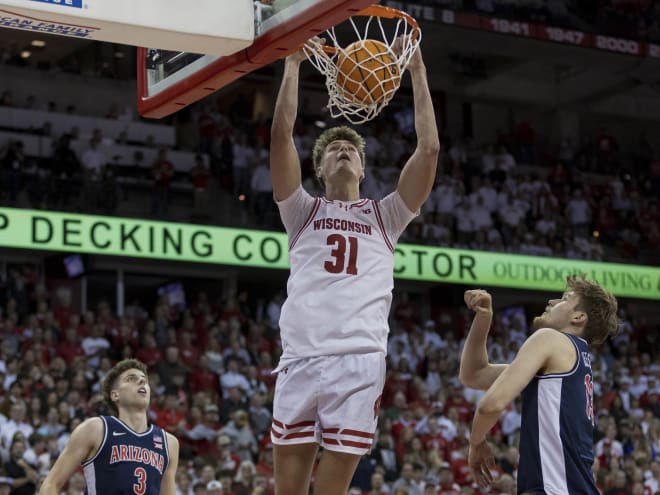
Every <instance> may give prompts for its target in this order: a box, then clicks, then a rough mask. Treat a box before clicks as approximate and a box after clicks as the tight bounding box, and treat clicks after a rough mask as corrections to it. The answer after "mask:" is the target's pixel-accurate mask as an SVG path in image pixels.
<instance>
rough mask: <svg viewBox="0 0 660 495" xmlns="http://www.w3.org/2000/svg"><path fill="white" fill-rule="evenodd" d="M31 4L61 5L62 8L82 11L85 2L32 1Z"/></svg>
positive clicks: (72, 0)
mask: <svg viewBox="0 0 660 495" xmlns="http://www.w3.org/2000/svg"><path fill="white" fill-rule="evenodd" d="M30 1H31V2H41V3H50V4H52V5H61V6H62V7H74V8H76V9H82V6H83V0H30Z"/></svg>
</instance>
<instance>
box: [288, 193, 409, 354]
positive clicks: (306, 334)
mask: <svg viewBox="0 0 660 495" xmlns="http://www.w3.org/2000/svg"><path fill="white" fill-rule="evenodd" d="M278 206H279V209H280V215H281V216H282V222H283V223H284V227H285V228H286V230H287V233H288V235H289V263H290V265H291V273H290V275H289V280H288V282H287V292H288V297H287V300H286V301H285V302H284V305H283V306H282V313H281V315H280V332H281V337H282V347H283V353H282V358H281V361H280V367H281V366H282V364H283V363H285V362H290V361H292V360H295V359H300V358H307V357H314V356H324V355H331V354H361V353H369V352H382V353H386V352H387V334H388V332H389V326H388V321H387V320H388V315H389V311H390V305H391V303H392V288H393V286H394V279H393V276H394V246H395V244H396V241H397V239H398V238H399V236H400V235H401V232H403V230H404V229H405V228H406V226H407V225H408V223H409V222H410V221H411V220H412V219H413V218H414V216H415V214H414V213H412V212H411V211H410V210H409V209H408V207H407V206H406V204H405V203H404V202H403V199H401V196H399V193H398V192H393V193H392V194H390V195H389V196H387V197H385V198H383V199H382V200H381V201H373V200H369V199H362V200H359V201H352V202H346V201H329V200H327V199H325V198H313V197H312V196H310V195H309V194H308V193H307V192H306V191H305V190H304V189H303V188H302V187H299V188H298V189H297V190H296V192H294V193H293V194H292V195H291V196H290V197H289V198H287V199H285V200H284V201H280V202H278Z"/></svg>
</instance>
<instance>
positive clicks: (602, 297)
mask: <svg viewBox="0 0 660 495" xmlns="http://www.w3.org/2000/svg"><path fill="white" fill-rule="evenodd" d="M566 285H567V287H568V289H569V290H572V291H573V292H574V293H575V294H576V295H577V296H578V297H579V300H580V302H578V304H577V306H576V307H575V309H577V310H579V311H584V312H585V313H586V314H587V323H586V325H585V326H584V330H583V331H582V337H583V338H584V339H585V340H586V341H587V342H588V343H589V344H602V343H603V342H605V341H606V340H607V337H609V336H614V335H616V333H617V332H618V331H619V318H618V316H617V309H618V303H617V300H616V298H615V297H614V296H613V295H612V293H610V292H609V291H608V290H607V289H605V288H603V287H601V286H600V285H599V284H598V282H595V281H593V280H588V279H587V278H586V277H585V275H579V276H578V275H572V276H570V277H567V278H566Z"/></svg>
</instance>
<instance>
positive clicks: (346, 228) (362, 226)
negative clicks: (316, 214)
mask: <svg viewBox="0 0 660 495" xmlns="http://www.w3.org/2000/svg"><path fill="white" fill-rule="evenodd" d="M314 230H341V231H343V232H356V233H358V234H367V235H371V225H367V224H366V223H359V222H353V221H351V220H343V219H341V218H319V219H318V220H314Z"/></svg>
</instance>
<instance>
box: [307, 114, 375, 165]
mask: <svg viewBox="0 0 660 495" xmlns="http://www.w3.org/2000/svg"><path fill="white" fill-rule="evenodd" d="M340 140H342V141H348V142H350V143H352V144H353V145H354V146H355V147H356V148H357V150H358V153H359V154H360V161H361V162H362V166H363V167H364V164H365V156H364V138H363V137H362V136H360V134H358V133H357V132H356V131H355V130H353V129H351V128H350V127H347V126H345V125H341V126H339V127H331V128H330V129H326V130H325V131H323V132H322V133H321V135H320V136H319V137H318V138H316V142H315V143H314V149H313V150H312V162H313V163H314V171H315V172H318V169H319V165H321V159H322V158H323V153H324V152H325V148H326V147H327V146H328V145H329V144H330V143H332V142H333V141H340Z"/></svg>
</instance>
